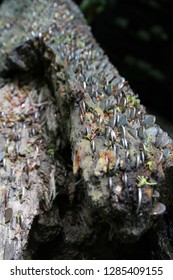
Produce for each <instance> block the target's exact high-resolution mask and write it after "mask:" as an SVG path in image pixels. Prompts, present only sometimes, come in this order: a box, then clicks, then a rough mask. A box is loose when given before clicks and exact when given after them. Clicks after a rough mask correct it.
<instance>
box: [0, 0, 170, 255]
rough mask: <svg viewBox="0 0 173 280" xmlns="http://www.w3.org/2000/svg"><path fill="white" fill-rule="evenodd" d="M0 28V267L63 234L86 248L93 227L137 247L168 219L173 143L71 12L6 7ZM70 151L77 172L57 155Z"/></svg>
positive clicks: (68, 7) (62, 5) (67, 5)
mask: <svg viewBox="0 0 173 280" xmlns="http://www.w3.org/2000/svg"><path fill="white" fill-rule="evenodd" d="M14 7H17V9H15V12H14ZM0 24H1V25H0V31H1V37H0V47H1V49H0V73H1V81H0V82H1V116H0V121H1V138H2V139H1V140H2V141H1V147H0V148H1V150H0V152H1V221H0V224H1V230H0V233H1V236H2V237H3V238H1V240H2V241H1V245H0V251H1V258H5V259H11V258H15V259H17V258H24V257H26V256H27V253H26V252H27V250H29V249H28V248H29V247H30V245H28V238H30V240H32V242H38V243H39V242H40V243H42V242H43V243H44V242H47V241H50V240H52V239H53V238H55V237H58V236H59V235H60V234H61V233H63V234H64V239H63V242H64V243H63V244H64V246H67V245H69V244H70V246H73V245H74V244H75V242H76V241H77V240H78V244H79V245H80V246H81V244H83V243H84V242H85V240H87V238H91V236H92V235H93V232H94V223H95V221H99V222H98V224H99V226H100V225H102V224H107V225H108V227H110V230H109V239H110V240H111V239H113V238H115V239H117V240H119V239H120V240H121V241H123V242H127V243H128V242H132V241H133V242H135V241H136V240H138V239H139V238H140V237H141V235H142V234H143V233H144V232H146V231H147V230H148V229H149V228H151V227H152V224H153V223H154V222H155V219H156V217H155V216H157V215H158V214H162V213H163V212H164V210H165V208H164V205H163V204H161V203H160V202H159V201H161V202H163V203H166V206H167V207H169V206H170V205H171V203H172V195H171V196H170V194H171V190H170V189H169V184H170V183H169V182H170V172H171V170H172V168H173V160H172V157H173V147H172V140H171V139H170V137H169V136H168V135H167V133H165V132H163V131H162V130H161V129H160V127H159V126H158V125H156V124H155V117H154V116H152V115H148V114H147V113H146V111H145V108H144V106H142V105H141V104H140V101H139V99H138V96H136V95H134V93H133V91H132V89H131V88H130V86H129V84H128V82H127V81H126V80H125V79H124V78H123V77H121V76H120V75H119V73H118V71H117V69H116V68H115V67H113V65H112V64H111V63H110V62H109V60H108V58H107V56H105V54H104V52H103V51H102V49H101V48H100V47H99V46H98V44H97V43H96V42H95V40H94V38H93V36H92V34H91V32H90V28H89V27H88V26H87V25H86V23H85V20H84V18H83V16H82V14H81V12H80V11H79V9H78V8H77V6H76V5H75V4H74V3H73V2H71V1H70V0H66V1H65V0H59V1H55V0H54V1H51V2H49V3H48V2H47V1H45V0H39V1H36V0H35V1H31V0H27V1H22V2H21V1H19V0H18V1H15V3H14V1H5V2H4V4H3V5H2V6H1V10H0ZM35 77H37V79H36V80H37V81H40V80H41V79H43V81H44V82H43V84H39V86H38V85H37V86H36V80H35ZM27 78H28V79H30V80H31V82H30V83H29V82H27V87H26V85H25V83H24V81H26V80H27ZM11 81H13V82H11ZM33 81H35V83H33ZM20 83H21V85H20ZM4 84H5V85H4ZM46 84H47V85H48V88H47V87H46ZM46 135H47V136H46ZM50 140H51V141H50ZM51 144H52V145H53V148H52V146H51ZM49 145H50V146H49ZM69 147H70V148H69ZM62 151H63V152H64V153H65V151H67V153H68V155H66V156H67V158H68V164H70V160H69V158H70V157H72V165H73V168H72V167H71V168H69V169H68V166H66V164H63V161H60V162H58V160H57V159H56V156H55V158H54V157H53V156H52V155H51V153H54V152H56V154H58V152H60V153H61V154H62ZM69 153H72V155H69ZM58 164H59V165H60V166H61V167H62V170H64V173H63V174H62V177H61V176H59V175H60V173H57V170H59V171H60V170H61V168H59V169H58ZM68 164H67V165H68ZM72 169H73V174H72V171H71V170H72ZM74 175H75V176H74ZM56 176H57V177H58V179H57V178H56ZM60 177H61V178H62V181H63V183H62V184H61V183H60V182H59V180H60ZM69 178H70V180H71V182H70V180H69ZM55 181H56V184H55ZM55 185H56V186H55ZM156 191H157V192H160V197H159V195H158V196H156V195H155V194H156ZM63 195H64V196H63ZM25 196H26V197H25ZM64 197H65V198H67V197H68V203H69V208H68V207H67V209H68V210H67V209H66V212H65V213H64V214H63V209H62V208H63V207H62V204H63V202H62V201H60V200H63V198H64ZM35 199H36V201H35ZM53 202H57V203H54V204H53ZM74 203H76V205H77V206H73V207H72V206H71V205H73V204H74ZM55 204H56V206H55ZM31 206H32V208H31ZM153 208H154V211H153V210H152V209H153ZM51 209H53V211H52V210H51ZM69 209H70V210H69ZM74 209H75V211H74ZM49 210H50V211H49ZM51 211H52V212H51ZM73 211H74V212H75V215H74V216H75V219H76V220H78V223H79V224H80V225H81V224H82V223H83V226H82V225H81V227H79V228H80V230H79V228H78V232H77V230H76V227H73V226H71V224H73V223H76V221H74V220H73V218H72V216H73V214H72V212H73ZM45 212H47V214H45ZM59 212H60V213H59ZM152 214H153V215H152ZM50 217H52V219H50ZM49 220H51V222H50V223H49ZM44 223H45V224H44ZM46 223H47V224H46ZM33 225H34V226H33ZM31 226H32V228H31ZM99 226H98V227H99ZM42 227H43V228H44V229H45V230H40V229H41V228H42ZM36 229H37V230H36ZM48 229H50V230H48ZM34 230H35V231H34ZM46 231H47V235H46ZM43 232H44V233H45V236H44V234H43ZM71 232H73V234H74V235H73V236H74V239H73V238H72V234H71V235H70V233H71ZM42 235H43V238H42ZM33 240H34V241H33ZM32 242H30V243H29V244H31V243H32ZM35 246H36V245H35ZM36 247H37V246H36ZM36 247H35V250H36ZM30 250H31V251H32V250H34V249H33V248H31V249H30ZM78 250H79V249H76V251H78ZM62 251H63V250H62ZM32 253H33V252H31V255H32ZM25 254H26V255H25ZM63 254H64V253H62V255H63ZM72 255H73V254H72ZM71 257H72V258H73V257H74V256H71Z"/></svg>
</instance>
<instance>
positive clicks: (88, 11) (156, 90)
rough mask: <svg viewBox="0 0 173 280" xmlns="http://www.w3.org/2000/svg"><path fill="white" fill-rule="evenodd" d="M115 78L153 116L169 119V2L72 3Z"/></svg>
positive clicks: (172, 32)
mask: <svg viewBox="0 0 173 280" xmlns="http://www.w3.org/2000/svg"><path fill="white" fill-rule="evenodd" d="M75 2H76V3H77V4H80V5H81V8H82V10H83V12H84V14H85V17H86V18H87V20H88V22H89V24H90V25H91V26H92V32H93V34H94V36H95V38H96V39H97V41H98V42H99V43H100V45H101V47H102V48H103V49H104V50H105V52H106V54H107V55H108V56H109V58H110V60H111V62H112V63H113V64H114V65H115V66H116V67H117V68H118V70H119V72H120V74H121V75H122V76H124V77H125V78H126V79H127V80H128V81H129V83H130V85H131V87H132V89H133V90H134V92H135V93H137V94H139V97H140V99H141V102H142V104H144V105H145V106H146V107H147V108H148V109H149V110H151V111H152V112H153V113H156V114H159V115H160V116H163V117H165V118H166V120H170V121H171V122H172V121H173V101H172V95H173V43H172V41H173V40H172V39H173V1H172V0H130V1H129V0H108V1H106V0H83V1H80V0H76V1H75Z"/></svg>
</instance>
